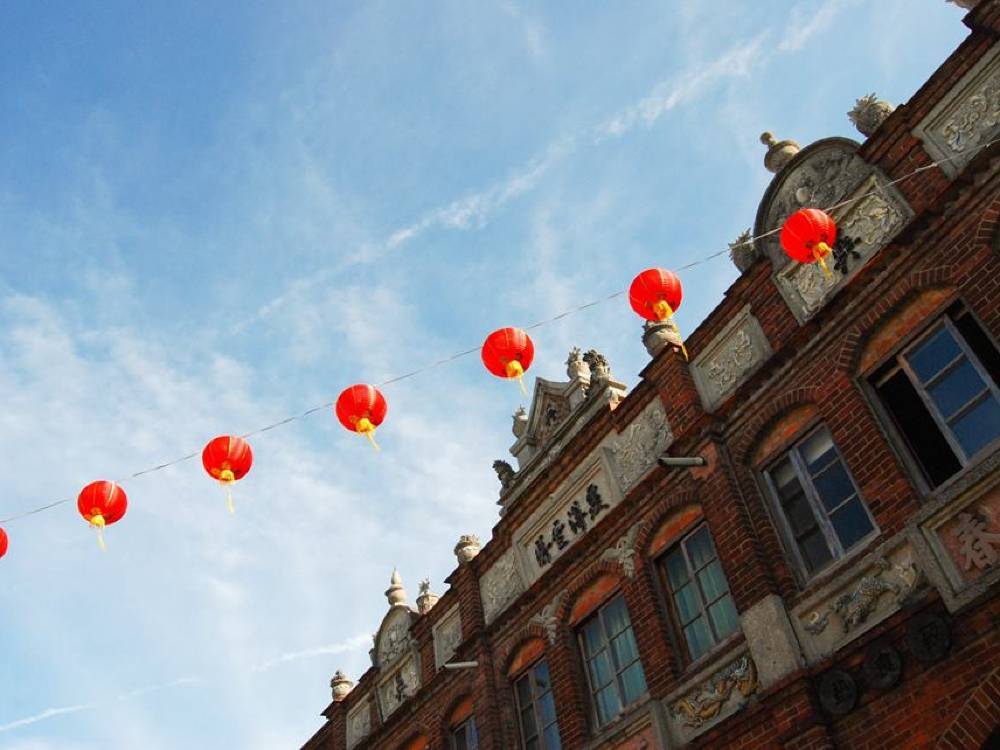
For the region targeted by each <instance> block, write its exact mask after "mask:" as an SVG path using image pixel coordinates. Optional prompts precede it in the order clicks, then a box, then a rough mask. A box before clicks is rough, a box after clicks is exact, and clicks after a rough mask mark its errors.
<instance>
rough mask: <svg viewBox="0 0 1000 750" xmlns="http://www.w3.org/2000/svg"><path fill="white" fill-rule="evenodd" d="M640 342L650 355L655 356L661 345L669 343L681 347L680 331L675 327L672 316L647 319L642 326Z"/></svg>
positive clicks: (661, 347) (682, 343) (660, 349)
mask: <svg viewBox="0 0 1000 750" xmlns="http://www.w3.org/2000/svg"><path fill="white" fill-rule="evenodd" d="M642 344H643V346H645V347H646V351H647V352H649V356H650V357H655V356H656V355H657V354H659V353H660V352H661V351H663V347H665V346H667V345H668V344H669V345H672V346H676V347H677V348H678V349H680V348H681V347H683V345H684V342H683V341H682V339H681V333H680V331H679V330H678V329H677V324H676V323H675V322H674V320H673V318H667V319H666V320H659V321H656V320H647V321H646V322H645V323H644V324H643V326H642Z"/></svg>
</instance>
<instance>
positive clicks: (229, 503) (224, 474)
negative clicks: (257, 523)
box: [219, 469, 236, 514]
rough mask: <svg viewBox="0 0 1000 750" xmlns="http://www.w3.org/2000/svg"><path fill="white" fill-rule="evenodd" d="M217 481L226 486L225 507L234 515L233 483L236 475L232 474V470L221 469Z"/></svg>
mask: <svg viewBox="0 0 1000 750" xmlns="http://www.w3.org/2000/svg"><path fill="white" fill-rule="evenodd" d="M219 481H220V482H222V484H224V485H226V507H227V508H228V509H229V512H230V513H231V514H235V513H236V506H234V505H233V487H232V485H233V482H235V481H236V475H235V474H233V471H232V469H223V470H222V471H220V472H219Z"/></svg>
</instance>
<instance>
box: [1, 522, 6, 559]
mask: <svg viewBox="0 0 1000 750" xmlns="http://www.w3.org/2000/svg"><path fill="white" fill-rule="evenodd" d="M6 554H7V532H6V531H4V530H3V529H0V557H3V556H4V555H6Z"/></svg>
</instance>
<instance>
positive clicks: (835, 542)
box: [765, 428, 875, 575]
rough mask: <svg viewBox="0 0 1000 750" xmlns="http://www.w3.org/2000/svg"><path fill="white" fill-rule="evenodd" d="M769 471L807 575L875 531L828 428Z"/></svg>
mask: <svg viewBox="0 0 1000 750" xmlns="http://www.w3.org/2000/svg"><path fill="white" fill-rule="evenodd" d="M765 473H766V476H767V479H768V483H769V485H770V487H771V490H772V493H773V495H774V498H775V500H776V501H777V506H778V509H779V511H780V513H781V516H782V518H784V521H785V526H786V528H787V533H786V536H788V537H790V541H791V542H792V543H793V544H794V546H795V548H796V549H797V550H798V553H799V558H800V559H801V560H802V564H803V565H804V566H805V570H806V573H808V574H809V575H812V574H813V573H815V572H817V571H818V570H820V569H822V568H824V567H825V566H826V565H827V564H829V563H830V561H832V560H836V559H838V558H840V557H842V556H843V555H844V554H845V553H846V552H847V550H849V549H851V547H853V546H854V545H855V544H857V543H858V542H860V541H861V540H862V539H864V538H865V537H867V536H868V535H869V534H871V533H872V531H874V529H875V524H874V523H873V522H872V519H871V515H870V514H869V513H868V507H867V506H866V505H865V502H864V500H862V499H861V495H860V494H859V493H858V488H857V487H856V486H855V484H854V479H853V478H852V477H851V474H850V472H849V471H848V470H847V466H846V465H845V464H844V461H843V459H842V458H841V457H840V453H839V451H838V450H837V447H836V446H835V445H834V443H833V438H832V437H831V436H830V433H829V431H828V430H827V429H826V428H821V429H818V430H816V431H814V432H813V433H811V434H810V435H808V436H806V437H805V438H804V439H803V440H801V441H799V442H798V443H797V444H796V445H795V446H793V447H792V449H791V450H789V451H788V453H786V454H785V455H784V456H783V457H782V458H781V459H779V460H778V461H777V462H776V463H775V464H774V465H773V466H772V467H771V468H770V469H769V470H768V471H767V472H765Z"/></svg>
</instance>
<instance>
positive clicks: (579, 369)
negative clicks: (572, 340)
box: [566, 346, 590, 381]
mask: <svg viewBox="0 0 1000 750" xmlns="http://www.w3.org/2000/svg"><path fill="white" fill-rule="evenodd" d="M566 374H567V375H569V379H570V380H583V381H587V380H590V367H589V366H588V365H587V363H586V362H584V361H583V355H582V354H580V348H579V347H576V346H574V347H573V348H572V349H570V351H569V356H568V357H567V358H566Z"/></svg>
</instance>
